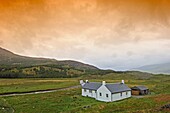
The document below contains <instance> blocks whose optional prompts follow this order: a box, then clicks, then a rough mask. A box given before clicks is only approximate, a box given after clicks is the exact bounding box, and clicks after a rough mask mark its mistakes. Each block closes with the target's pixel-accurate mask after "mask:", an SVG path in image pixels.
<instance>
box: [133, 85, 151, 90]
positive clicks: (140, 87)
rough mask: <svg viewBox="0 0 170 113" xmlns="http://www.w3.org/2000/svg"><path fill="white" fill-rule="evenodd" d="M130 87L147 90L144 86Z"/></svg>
mask: <svg viewBox="0 0 170 113" xmlns="http://www.w3.org/2000/svg"><path fill="white" fill-rule="evenodd" d="M131 89H139V90H147V89H148V88H147V87H145V86H135V87H132V88H131Z"/></svg>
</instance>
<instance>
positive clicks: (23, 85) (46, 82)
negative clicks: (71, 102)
mask: <svg viewBox="0 0 170 113" xmlns="http://www.w3.org/2000/svg"><path fill="white" fill-rule="evenodd" d="M74 85H78V80H76V79H0V94H3V93H12V92H29V91H38V90H47V89H57V88H65V87H69V86H74Z"/></svg>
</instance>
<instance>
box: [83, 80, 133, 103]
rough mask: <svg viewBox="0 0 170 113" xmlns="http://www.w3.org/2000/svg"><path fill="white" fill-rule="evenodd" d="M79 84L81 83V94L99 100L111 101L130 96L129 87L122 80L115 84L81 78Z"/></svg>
mask: <svg viewBox="0 0 170 113" xmlns="http://www.w3.org/2000/svg"><path fill="white" fill-rule="evenodd" d="M80 84H81V85H82V96H86V97H91V98H95V99H96V100H99V101H105V102H112V101H117V100H122V99H125V98H129V97H131V89H130V88H129V87H128V86H126V85H125V84H124V80H122V82H121V83H115V84H113V83H112V84H111V83H106V82H105V81H103V82H102V83H99V82H89V81H88V80H86V82H83V81H82V80H81V81H80Z"/></svg>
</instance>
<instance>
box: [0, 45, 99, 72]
mask: <svg viewBox="0 0 170 113" xmlns="http://www.w3.org/2000/svg"><path fill="white" fill-rule="evenodd" d="M49 64H54V65H61V66H64V65H65V66H66V65H67V66H70V67H74V68H77V69H98V68H97V67H95V66H92V65H88V64H84V63H81V62H77V61H71V60H66V61H58V60H55V59H48V58H34V57H26V56H20V55H17V54H14V53H13V52H11V51H8V50H6V49H3V48H1V47H0V65H13V66H33V65H34V66H35V65H49Z"/></svg>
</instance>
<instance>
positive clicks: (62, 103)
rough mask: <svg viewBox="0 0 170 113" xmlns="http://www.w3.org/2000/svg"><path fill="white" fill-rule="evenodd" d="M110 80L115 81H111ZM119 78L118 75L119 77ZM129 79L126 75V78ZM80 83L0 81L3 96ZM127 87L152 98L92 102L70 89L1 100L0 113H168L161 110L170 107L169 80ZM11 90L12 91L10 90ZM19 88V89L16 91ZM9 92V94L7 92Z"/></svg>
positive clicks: (140, 81)
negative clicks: (146, 90) (138, 87)
mask: <svg viewBox="0 0 170 113" xmlns="http://www.w3.org/2000/svg"><path fill="white" fill-rule="evenodd" d="M111 76H112V77H113V78H112V79H111ZM116 76H117V75H116ZM124 76H126V75H124ZM124 76H122V77H119V78H118V79H116V78H115V76H114V75H107V76H105V79H104V77H103V76H102V77H99V78H98V79H90V78H88V79H89V80H90V81H102V80H105V81H106V82H120V81H121V79H123V78H125V77H124ZM78 83H79V81H78V79H1V80H0V87H1V91H0V92H1V93H2V92H16V91H20V92H22V91H30V90H31V91H33V90H38V89H52V88H61V87H69V86H74V85H77V84H78ZM125 83H126V84H127V85H128V86H129V87H131V86H135V85H145V86H147V87H149V89H150V90H151V92H152V94H151V95H148V96H145V97H144V98H134V97H131V98H129V99H125V100H121V101H118V102H110V103H105V102H99V101H96V100H95V99H92V98H87V97H82V96H81V89H80V88H76V89H71V90H64V91H57V92H52V93H45V94H33V95H24V96H12V97H0V113H11V112H13V111H15V112H16V113H58V112H72V113H75V112H80V113H82V112H89V113H90V112H92V113H99V112H102V113H108V112H116V113H119V112H122V113H132V112H133V113H154V112H155V113H157V112H158V113H159V112H160V113H168V112H169V111H168V110H163V111H162V110H159V109H160V107H161V106H163V105H165V104H168V103H170V76H165V75H155V76H150V77H149V78H147V79H137V78H130V77H129V78H126V79H125ZM10 87H11V88H10ZM16 87H18V88H17V89H16ZM6 88H8V90H6Z"/></svg>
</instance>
